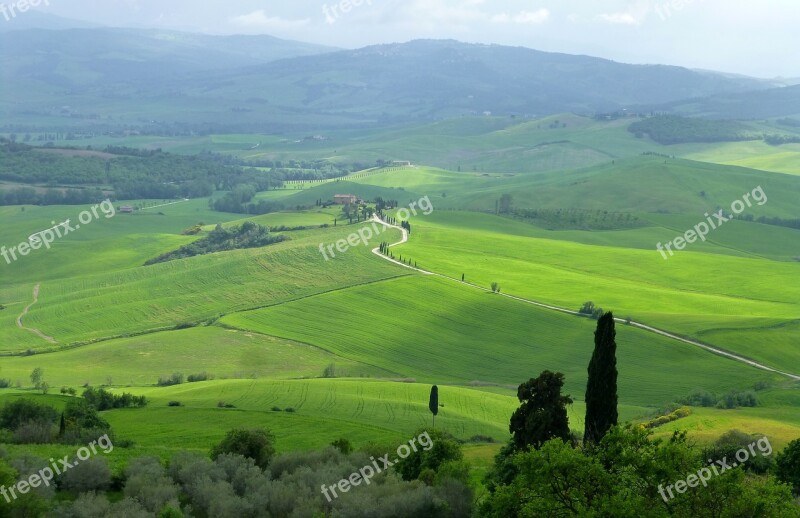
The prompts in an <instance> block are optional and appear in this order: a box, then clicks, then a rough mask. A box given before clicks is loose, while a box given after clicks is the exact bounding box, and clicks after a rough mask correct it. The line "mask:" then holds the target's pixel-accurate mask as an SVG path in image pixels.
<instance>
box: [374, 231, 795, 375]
mask: <svg viewBox="0 0 800 518" xmlns="http://www.w3.org/2000/svg"><path fill="white" fill-rule="evenodd" d="M373 219H374V220H375V222H377V223H379V224H381V225H383V226H385V227H389V228H394V229H397V230H399V231H400V232H402V234H403V238H402V239H401V240H400V241H398V242H397V243H392V244H391V245H389V247H393V246H397V245H402V244H404V243H407V242H408V231H407V230H406V229H404V228H402V227H398V226H397V225H391V224H389V223H386V222H385V221H383V220H382V219H380V218H379V217H378V216H377V215H373ZM372 253H373V254H375V255H377V256H378V257H380V258H381V259H383V260H385V261H389V262H391V263H394V264H396V265H398V266H402V267H403V268H408V269H410V270H413V271H415V272H418V273H421V274H423V275H432V276H435V277H439V278H442V279H447V280H448V281H452V282H457V283H459V284H462V285H464V286H469V287H471V288H474V289H477V290H481V291H484V292H487V293H491V292H492V290H490V289H489V288H484V287H483V286H477V285H475V284H471V283H469V282H466V281H461V280H459V279H455V278H453V277H448V276H447V275H442V274H440V273H434V272H429V271H427V270H422V269H420V268H415V267H413V266H410V265H408V264H405V263H402V262H400V261H397V260H395V259H392V258H391V257H387V256H385V255H383V254H382V253H381V251H380V248H375V249H373V250H372ZM496 295H499V296H501V297H506V298H508V299H512V300H516V301H518V302H523V303H525V304H531V305H533V306H537V307H540V308H543V309H548V310H550V311H557V312H559V313H565V314H567V315H572V316H578V317H584V318H585V315H583V314H581V313H579V312H577V311H573V310H570V309H566V308H562V307H558V306H553V305H550V304H544V303H542V302H536V301H534V300H530V299H525V298H522V297H516V296H514V295H509V294H507V293H497V294H496ZM615 320H616V321H617V322H618V323H621V324H622V323H624V324H628V325H630V326H631V327H635V328H638V329H641V330H643V331H647V332H649V333H653V334H657V335H659V336H663V337H665V338H670V339H672V340H676V341H679V342H683V343H685V344H689V345H693V346H695V347H699V348H701V349H704V350H706V351H708V352H710V353H713V354H716V355H718V356H722V357H725V358H728V359H730V360H734V361H737V362H740V363H744V364H746V365H749V366H751V367H755V368H757V369H761V370H765V371H768V372H772V373H774V374H780V375H782V376H785V377H787V378H790V379H792V380H794V381H800V376H798V375H797V374H792V373H789V372H784V371H781V370H778V369H773V368H772V367H768V366H766V365H763V364H761V363H758V362H756V361H754V360H750V359H748V358H744V357H742V356H739V355H736V354H733V353H731V352H728V351H724V350H722V349H719V348H717V347H713V346H711V345H708V344H704V343H702V342H698V341H696V340H691V339H689V338H685V337H682V336H679V335H676V334H673V333H670V332H667V331H664V330H662V329H658V328H655V327H652V326H648V325H646V324H642V323H640V322H635V321H633V320H631V321H628V320H623V319H621V318H616V319H615Z"/></svg>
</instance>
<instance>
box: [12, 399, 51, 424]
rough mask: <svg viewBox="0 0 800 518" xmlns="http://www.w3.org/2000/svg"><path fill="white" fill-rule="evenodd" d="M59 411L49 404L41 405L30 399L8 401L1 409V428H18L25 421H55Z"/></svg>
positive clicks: (44, 422)
mask: <svg viewBox="0 0 800 518" xmlns="http://www.w3.org/2000/svg"><path fill="white" fill-rule="evenodd" d="M57 417H58V413H57V412H56V411H55V410H54V409H53V408H51V407H49V406H47V405H40V404H39V403H36V402H34V401H31V400H30V399H18V400H16V401H12V402H10V403H6V405H5V406H4V407H3V409H2V410H0V428H5V429H7V430H16V429H17V428H19V427H20V426H21V425H23V424H25V423H30V422H35V423H43V424H53V423H55V420H56V418H57Z"/></svg>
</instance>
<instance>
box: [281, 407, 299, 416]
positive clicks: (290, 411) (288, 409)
mask: <svg viewBox="0 0 800 518" xmlns="http://www.w3.org/2000/svg"><path fill="white" fill-rule="evenodd" d="M283 411H284V412H289V413H290V414H293V413H295V412H297V410H295V409H294V407H289V408H284V409H283Z"/></svg>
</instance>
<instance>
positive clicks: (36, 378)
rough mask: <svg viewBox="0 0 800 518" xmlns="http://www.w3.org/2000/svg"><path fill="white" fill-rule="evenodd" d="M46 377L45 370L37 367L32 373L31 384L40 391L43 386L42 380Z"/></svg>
mask: <svg viewBox="0 0 800 518" xmlns="http://www.w3.org/2000/svg"><path fill="white" fill-rule="evenodd" d="M43 376H44V370H43V369H42V368H41V367H36V368H35V369H33V372H31V384H32V385H33V388H35V389H38V388H39V387H41V385H42V378H43Z"/></svg>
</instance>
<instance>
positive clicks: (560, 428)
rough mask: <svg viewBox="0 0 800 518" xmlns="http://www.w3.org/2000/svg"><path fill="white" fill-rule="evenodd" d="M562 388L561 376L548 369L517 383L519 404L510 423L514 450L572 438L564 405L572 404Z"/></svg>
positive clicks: (562, 377) (562, 380)
mask: <svg viewBox="0 0 800 518" xmlns="http://www.w3.org/2000/svg"><path fill="white" fill-rule="evenodd" d="M563 387H564V375H563V374H562V373H560V372H558V373H553V372H550V371H544V372H542V373H541V374H540V375H539V377H538V378H535V379H530V380H528V381H527V382H526V383H523V384H522V385H520V386H519V388H518V389H517V398H518V399H519V401H520V403H522V405H521V406H520V407H519V408H518V409H517V410H515V411H514V414H513V415H512V416H511V424H510V425H509V431H510V432H511V433H512V435H513V436H514V437H513V441H514V446H515V447H516V448H517V449H520V450H524V449H526V448H528V447H529V446H533V447H534V448H539V447H540V446H541V445H542V444H544V443H545V442H547V441H549V440H550V439H556V438H557V439H561V440H563V441H570V440H571V435H570V430H569V420H568V418H567V405H571V404H572V398H570V397H569V396H562V395H561V389H562V388H563Z"/></svg>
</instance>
